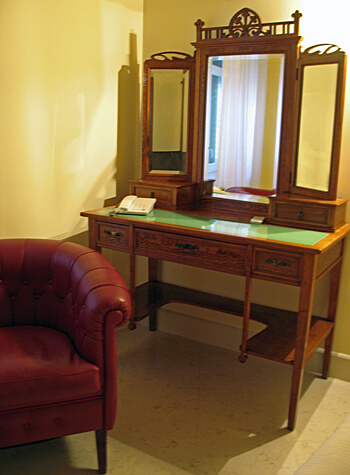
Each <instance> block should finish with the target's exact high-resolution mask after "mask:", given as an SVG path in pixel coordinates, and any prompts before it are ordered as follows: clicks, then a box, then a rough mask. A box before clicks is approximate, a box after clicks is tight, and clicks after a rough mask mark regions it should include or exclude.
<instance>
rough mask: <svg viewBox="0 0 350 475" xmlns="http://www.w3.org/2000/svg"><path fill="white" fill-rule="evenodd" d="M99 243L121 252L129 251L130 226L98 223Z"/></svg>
mask: <svg viewBox="0 0 350 475" xmlns="http://www.w3.org/2000/svg"><path fill="white" fill-rule="evenodd" d="M97 243H98V244H99V245H101V246H103V245H106V246H107V247H108V248H113V249H116V250H120V251H129V226H123V225H122V224H106V223H99V222H97Z"/></svg>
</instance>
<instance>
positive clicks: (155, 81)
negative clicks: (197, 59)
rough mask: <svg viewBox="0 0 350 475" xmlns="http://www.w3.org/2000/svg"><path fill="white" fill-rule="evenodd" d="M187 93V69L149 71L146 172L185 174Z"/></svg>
mask: <svg viewBox="0 0 350 475" xmlns="http://www.w3.org/2000/svg"><path fill="white" fill-rule="evenodd" d="M188 95H189V71H188V70H182V69H181V70H180V69H178V70H176V69H172V70H169V69H154V70H152V72H151V112H150V113H151V117H150V125H151V130H150V149H149V150H150V152H149V172H150V173H157V174H162V173H164V174H174V175H175V174H184V173H186V152H187V130H188V128H187V125H188Z"/></svg>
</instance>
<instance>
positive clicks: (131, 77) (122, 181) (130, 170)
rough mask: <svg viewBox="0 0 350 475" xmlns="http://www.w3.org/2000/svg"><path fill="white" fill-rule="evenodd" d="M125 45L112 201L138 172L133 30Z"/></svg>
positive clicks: (138, 116)
mask: <svg viewBox="0 0 350 475" xmlns="http://www.w3.org/2000/svg"><path fill="white" fill-rule="evenodd" d="M129 47H130V54H129V64H128V65H123V66H122V67H121V69H120V71H119V73H118V109H117V114H118V115H117V118H118V121H117V127H118V129H117V174H116V182H117V183H116V184H117V189H116V200H115V201H116V202H119V201H120V200H121V199H122V198H123V197H124V196H125V195H127V194H129V183H128V180H131V179H134V178H137V177H139V175H140V172H141V134H140V130H141V112H140V79H139V77H140V76H139V73H140V65H139V64H138V60H137V35H136V34H135V33H130V37H129ZM105 204H106V203H105ZM108 204H114V203H108ZM106 205H107V204H106Z"/></svg>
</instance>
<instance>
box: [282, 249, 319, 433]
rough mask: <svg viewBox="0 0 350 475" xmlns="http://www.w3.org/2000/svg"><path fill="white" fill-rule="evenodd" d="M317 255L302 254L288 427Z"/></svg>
mask: <svg viewBox="0 0 350 475" xmlns="http://www.w3.org/2000/svg"><path fill="white" fill-rule="evenodd" d="M316 260H317V257H315V256H312V255H304V259H303V271H302V279H301V286H300V296H299V312H298V323H297V331H296V342H295V356H294V363H293V375H292V384H291V392H290V400H289V414H288V429H290V430H293V429H294V427H295V422H296V416H297V409H298V403H299V399H300V393H301V386H302V383H303V376H304V367H305V355H306V348H307V342H308V338H309V329H310V322H311V315H312V303H313V297H314V290H315V273H316V272H315V269H316Z"/></svg>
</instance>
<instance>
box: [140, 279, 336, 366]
mask: <svg viewBox="0 0 350 475" xmlns="http://www.w3.org/2000/svg"><path fill="white" fill-rule="evenodd" d="M135 302H136V304H135V322H138V321H140V320H143V319H144V318H146V317H147V316H148V315H149V314H151V313H153V312H155V311H156V310H157V309H159V308H161V307H163V306H164V305H166V304H168V303H172V302H180V303H186V304H190V305H196V306H199V307H204V308H209V309H212V310H218V311H220V312H224V313H229V314H232V315H237V316H241V317H242V316H243V302H242V301H240V300H236V299H230V298H228V297H221V296H218V295H213V294H208V293H206V292H201V291H198V290H192V289H188V288H185V287H181V286H177V285H172V284H166V283H163V282H146V283H145V284H142V285H140V286H138V287H137V288H136V292H135ZM250 318H251V320H255V321H258V322H260V323H263V324H264V325H266V328H264V329H263V330H262V331H261V332H259V333H257V334H255V335H254V336H252V337H251V338H249V339H248V343H247V353H248V354H252V355H255V356H259V357H262V358H268V359H271V360H274V361H278V362H281V363H285V364H290V365H292V364H293V362H294V351H295V339H296V328H297V320H298V314H297V313H296V312H291V311H287V310H280V309H276V308H273V307H267V306H264V305H258V304H251V311H250ZM332 328H333V323H332V322H330V321H328V320H326V319H324V318H320V317H315V316H313V317H312V320H311V325H310V331H309V339H308V345H307V351H306V359H307V360H308V359H309V358H310V357H311V355H312V354H313V353H314V351H315V350H316V348H317V347H318V346H319V345H320V344H321V343H322V342H323V341H324V340H325V338H327V336H328V335H329V333H330V332H331V330H332Z"/></svg>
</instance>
